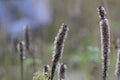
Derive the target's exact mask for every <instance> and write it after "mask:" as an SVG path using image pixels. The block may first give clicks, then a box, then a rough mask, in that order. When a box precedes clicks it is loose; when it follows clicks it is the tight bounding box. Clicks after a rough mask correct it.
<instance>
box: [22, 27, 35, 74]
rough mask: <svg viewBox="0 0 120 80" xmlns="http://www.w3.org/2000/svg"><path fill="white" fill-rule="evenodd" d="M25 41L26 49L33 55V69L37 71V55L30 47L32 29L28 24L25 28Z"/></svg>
mask: <svg viewBox="0 0 120 80" xmlns="http://www.w3.org/2000/svg"><path fill="white" fill-rule="evenodd" d="M24 41H25V48H26V51H27V53H29V54H30V55H31V57H32V59H33V70H34V72H35V56H34V54H33V51H32V50H31V49H30V29H29V26H28V25H26V26H25V28H24Z"/></svg>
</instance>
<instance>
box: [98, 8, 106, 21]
mask: <svg viewBox="0 0 120 80" xmlns="http://www.w3.org/2000/svg"><path fill="white" fill-rule="evenodd" d="M97 10H98V14H99V18H100V19H105V15H106V11H105V8H104V7H103V6H99V7H98V8H97Z"/></svg>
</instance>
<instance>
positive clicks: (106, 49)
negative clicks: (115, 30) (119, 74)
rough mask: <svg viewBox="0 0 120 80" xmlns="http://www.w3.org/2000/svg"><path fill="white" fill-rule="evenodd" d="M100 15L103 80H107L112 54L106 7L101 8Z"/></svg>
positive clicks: (99, 9)
mask: <svg viewBox="0 0 120 80" xmlns="http://www.w3.org/2000/svg"><path fill="white" fill-rule="evenodd" d="M98 14H99V18H100V22H99V23H100V33H101V55H102V60H103V80H107V71H108V65H109V53H110V27H109V23H108V19H107V18H106V12H105V9H104V7H102V6H99V8H98Z"/></svg>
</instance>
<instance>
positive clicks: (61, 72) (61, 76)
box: [58, 63, 67, 80]
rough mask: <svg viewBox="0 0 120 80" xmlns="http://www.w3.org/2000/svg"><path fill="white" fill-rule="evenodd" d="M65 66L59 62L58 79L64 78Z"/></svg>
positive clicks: (63, 79) (62, 79)
mask: <svg viewBox="0 0 120 80" xmlns="http://www.w3.org/2000/svg"><path fill="white" fill-rule="evenodd" d="M66 68H67V66H66V65H65V64H63V63H62V64H60V66H59V70H58V80H65V76H66V74H65V72H66Z"/></svg>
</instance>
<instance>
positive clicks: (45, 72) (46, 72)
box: [43, 65, 50, 77]
mask: <svg viewBox="0 0 120 80" xmlns="http://www.w3.org/2000/svg"><path fill="white" fill-rule="evenodd" d="M43 75H44V76H46V77H50V66H49V65H45V66H44V67H43Z"/></svg>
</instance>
